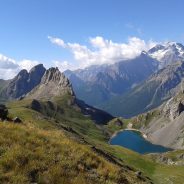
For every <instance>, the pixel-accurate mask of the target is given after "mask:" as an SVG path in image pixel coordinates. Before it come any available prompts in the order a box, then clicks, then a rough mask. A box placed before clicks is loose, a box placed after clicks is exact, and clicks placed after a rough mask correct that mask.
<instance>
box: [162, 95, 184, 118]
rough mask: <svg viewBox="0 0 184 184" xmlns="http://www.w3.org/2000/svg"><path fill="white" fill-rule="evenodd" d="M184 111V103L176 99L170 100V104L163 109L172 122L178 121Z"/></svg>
mask: <svg viewBox="0 0 184 184" xmlns="http://www.w3.org/2000/svg"><path fill="white" fill-rule="evenodd" d="M183 111H184V105H183V102H181V101H177V99H175V98H171V99H170V100H168V102H167V103H166V104H165V106H164V108H163V114H164V115H165V116H166V117H169V118H170V119H171V121H173V120H174V119H176V118H177V117H178V116H179V115H180V114H181V112H183Z"/></svg>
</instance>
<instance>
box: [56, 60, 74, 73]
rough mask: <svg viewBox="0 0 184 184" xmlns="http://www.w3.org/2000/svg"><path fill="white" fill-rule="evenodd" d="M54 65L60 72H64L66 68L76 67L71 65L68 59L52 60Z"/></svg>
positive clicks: (72, 68)
mask: <svg viewBox="0 0 184 184" xmlns="http://www.w3.org/2000/svg"><path fill="white" fill-rule="evenodd" d="M53 64H54V66H55V67H58V68H59V70H60V71H61V72H64V71H66V70H68V69H70V70H74V69H76V68H75V66H74V65H72V64H71V63H70V62H68V61H53Z"/></svg>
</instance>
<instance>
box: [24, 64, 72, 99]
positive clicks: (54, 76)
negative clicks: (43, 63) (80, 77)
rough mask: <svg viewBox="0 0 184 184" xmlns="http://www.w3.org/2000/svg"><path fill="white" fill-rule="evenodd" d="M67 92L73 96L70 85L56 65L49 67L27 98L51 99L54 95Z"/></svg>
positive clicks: (61, 94)
mask: <svg viewBox="0 0 184 184" xmlns="http://www.w3.org/2000/svg"><path fill="white" fill-rule="evenodd" d="M65 94H69V95H71V96H75V95H74V92H73V89H72V85H71V84H70V82H69V80H68V78H67V77H65V75H64V74H63V73H61V72H60V71H59V69H58V68H57V67H56V68H54V67H52V68H49V69H48V70H46V72H45V74H44V75H43V77H42V79H41V83H40V84H39V85H38V86H37V87H35V88H34V89H33V90H32V91H31V92H30V93H29V94H28V95H27V97H28V98H36V99H51V98H53V97H56V96H63V95H65Z"/></svg>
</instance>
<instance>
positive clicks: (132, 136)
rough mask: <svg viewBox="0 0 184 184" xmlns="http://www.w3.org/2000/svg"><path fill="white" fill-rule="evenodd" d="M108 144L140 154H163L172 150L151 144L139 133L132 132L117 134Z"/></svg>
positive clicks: (126, 131) (125, 131)
mask: <svg viewBox="0 0 184 184" xmlns="http://www.w3.org/2000/svg"><path fill="white" fill-rule="evenodd" d="M110 144H112V145H119V146H123V147H125V148H128V149H131V150H133V151H135V152H138V153H140V154H145V153H163V152H167V151H170V150H172V149H170V148H166V147H163V146H160V145H155V144H152V143H150V142H149V141H147V140H146V139H144V138H143V137H142V136H141V135H140V134H139V133H137V132H135V131H132V130H124V131H122V132H119V133H118V134H117V135H116V136H115V137H113V138H112V139H111V140H110Z"/></svg>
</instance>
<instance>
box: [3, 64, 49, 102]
mask: <svg viewBox="0 0 184 184" xmlns="http://www.w3.org/2000/svg"><path fill="white" fill-rule="evenodd" d="M45 70H46V69H45V68H44V66H43V65H42V64H39V65H37V66H35V67H33V68H32V69H31V70H30V72H28V71H27V70H21V71H20V72H19V73H18V75H17V76H16V77H15V78H13V79H12V80H10V81H8V84H7V85H6V87H4V88H3V89H2V91H1V94H0V96H1V97H2V98H3V99H5V100H12V99H17V98H20V97H21V96H24V95H26V94H27V93H28V92H30V91H31V90H32V89H33V88H34V87H35V86H37V85H38V84H39V83H40V81H41V78H42V76H43V75H44V73H45Z"/></svg>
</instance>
